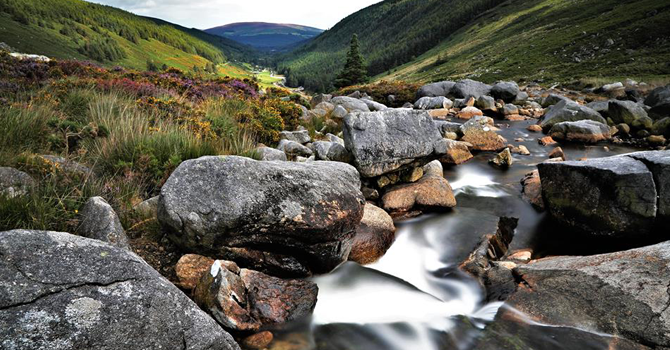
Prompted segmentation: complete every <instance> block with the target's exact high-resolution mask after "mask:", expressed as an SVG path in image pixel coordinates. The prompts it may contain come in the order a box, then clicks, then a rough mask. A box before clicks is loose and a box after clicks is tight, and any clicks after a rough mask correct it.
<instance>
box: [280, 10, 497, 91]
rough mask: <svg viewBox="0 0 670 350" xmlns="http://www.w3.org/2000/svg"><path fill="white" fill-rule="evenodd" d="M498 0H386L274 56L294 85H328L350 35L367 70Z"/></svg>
mask: <svg viewBox="0 0 670 350" xmlns="http://www.w3.org/2000/svg"><path fill="white" fill-rule="evenodd" d="M501 2H503V0H467V1H466V0H386V1H383V2H380V3H378V4H375V5H372V6H370V7H367V8H365V9H363V10H361V11H358V12H356V13H354V14H352V15H350V16H348V17H347V18H345V19H343V20H342V21H340V22H339V23H338V24H337V25H335V26H334V27H333V28H332V29H330V30H328V31H326V32H324V33H323V34H321V35H320V36H318V37H317V38H315V39H314V40H313V41H311V42H310V43H309V44H307V45H305V46H303V47H301V48H299V49H297V50H295V51H293V52H291V53H290V54H287V55H285V56H282V57H279V58H278V59H277V62H278V63H277V68H278V70H279V71H280V72H281V73H283V74H284V75H285V76H286V78H287V83H288V84H290V85H293V86H297V85H302V86H304V87H305V88H307V89H310V90H318V91H323V90H329V89H331V88H332V81H333V79H334V77H335V75H336V74H337V73H338V72H339V71H340V70H341V69H342V66H343V65H344V57H345V54H346V51H347V49H348V48H349V41H350V40H351V36H352V35H353V34H358V36H359V40H360V44H361V52H363V55H364V56H365V59H366V60H367V63H368V67H369V73H370V75H377V74H380V73H382V72H385V71H387V70H389V69H391V68H393V67H396V66H398V65H400V64H403V63H406V62H409V61H411V60H413V59H414V58H416V57H417V56H419V55H421V54H422V53H424V52H426V51H428V50H430V49H431V48H433V47H434V46H435V45H437V44H438V43H439V42H440V41H442V40H443V39H444V38H446V37H448V36H449V35H450V34H451V33H453V32H455V31H456V30H458V29H459V28H461V27H462V26H463V25H465V24H467V23H468V22H469V21H471V20H472V19H474V18H475V17H476V16H477V15H479V14H480V13H481V12H483V11H485V10H487V9H489V8H492V7H494V6H495V5H497V4H499V3H501Z"/></svg>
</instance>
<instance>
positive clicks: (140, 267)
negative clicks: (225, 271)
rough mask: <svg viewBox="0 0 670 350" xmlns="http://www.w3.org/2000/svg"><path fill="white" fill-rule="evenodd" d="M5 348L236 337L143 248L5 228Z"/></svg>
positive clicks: (0, 334)
mask: <svg viewBox="0 0 670 350" xmlns="http://www.w3.org/2000/svg"><path fill="white" fill-rule="evenodd" d="M0 255H2V257H3V258H2V259H0V278H1V279H2V281H3V282H5V283H3V288H2V292H0V339H2V341H1V342H2V347H3V348H7V349H118V350H121V349H158V348H162V349H184V348H186V349H203V350H204V349H222V350H223V349H226V350H238V349H239V347H238V346H237V344H236V343H235V341H234V340H233V339H232V337H231V336H230V335H229V334H228V333H226V332H225V331H224V330H223V329H221V328H220V327H219V326H218V325H217V324H216V322H215V321H214V320H212V319H211V318H210V317H209V316H207V314H205V313H204V312H203V311H202V310H200V309H199V308H198V307H197V306H196V305H195V303H193V302H192V301H191V300H190V299H189V298H188V297H187V296H186V295H184V294H183V293H182V292H181V291H179V289H177V288H176V287H175V286H174V285H173V284H172V283H170V282H168V281H167V280H166V279H165V278H163V277H162V276H161V275H160V274H159V273H158V272H156V271H155V270H154V269H152V268H151V267H150V266H149V265H147V263H145V262H144V261H143V260H142V259H140V258H139V257H138V256H137V255H135V254H133V253H131V252H129V251H127V250H125V249H120V248H117V247H114V246H112V245H109V244H108V243H104V242H101V241H98V240H93V239H88V238H84V237H78V236H74V235H70V234H67V233H61V232H45V231H27V230H14V231H7V232H1V233H0Z"/></svg>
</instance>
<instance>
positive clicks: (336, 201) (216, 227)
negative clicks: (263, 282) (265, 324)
mask: <svg viewBox="0 0 670 350" xmlns="http://www.w3.org/2000/svg"><path fill="white" fill-rule="evenodd" d="M360 187H361V184H360V178H359V175H358V172H357V171H356V169H354V168H353V167H352V166H350V165H348V164H345V163H340V162H308V163H294V162H260V161H255V160H252V159H249V158H243V157H236V156H226V157H202V158H198V159H193V160H188V161H185V162H183V163H182V164H181V165H179V167H177V169H176V170H175V171H174V172H173V173H172V175H171V176H170V178H169V179H168V180H167V182H166V183H165V185H163V187H162V189H161V197H160V199H159V207H158V208H159V209H158V219H159V221H160V222H161V224H162V225H163V226H164V227H165V228H166V229H167V230H168V232H169V236H170V238H171V239H172V240H173V241H174V242H176V243H177V244H178V245H179V246H181V247H182V248H183V249H185V250H187V251H189V252H193V253H199V254H203V255H210V254H211V255H215V256H216V257H221V258H225V259H228V260H233V261H236V262H237V263H238V264H240V265H241V266H249V267H250V268H253V269H255V270H260V271H264V272H268V273H270V274H279V275H286V276H305V275H309V274H311V273H325V272H329V271H330V270H332V269H333V268H335V267H337V266H338V265H339V264H340V263H341V262H343V261H345V260H346V257H347V255H348V254H349V249H350V247H351V240H352V238H353V236H354V232H355V229H356V225H357V224H358V222H359V221H360V220H361V218H362V217H363V205H364V203H365V201H364V199H363V195H362V193H361V191H360Z"/></svg>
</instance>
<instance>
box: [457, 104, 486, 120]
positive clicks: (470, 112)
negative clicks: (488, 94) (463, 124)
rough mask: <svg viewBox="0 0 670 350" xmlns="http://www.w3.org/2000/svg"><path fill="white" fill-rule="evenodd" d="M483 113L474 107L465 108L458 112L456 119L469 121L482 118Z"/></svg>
mask: <svg viewBox="0 0 670 350" xmlns="http://www.w3.org/2000/svg"><path fill="white" fill-rule="evenodd" d="M483 115H484V113H483V112H482V111H481V110H479V109H477V108H476V107H465V108H463V109H461V111H460V112H458V115H457V118H459V119H465V120H469V119H472V118H473V117H476V116H483Z"/></svg>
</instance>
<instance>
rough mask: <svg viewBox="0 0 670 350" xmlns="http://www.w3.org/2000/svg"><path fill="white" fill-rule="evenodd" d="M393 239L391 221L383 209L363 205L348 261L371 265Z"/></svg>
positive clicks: (389, 245)
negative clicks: (363, 210)
mask: <svg viewBox="0 0 670 350" xmlns="http://www.w3.org/2000/svg"><path fill="white" fill-rule="evenodd" d="M394 239H395V226H394V225H393V219H392V218H391V216H390V215H389V214H387V213H386V211H384V210H383V209H381V208H379V207H377V206H375V205H372V204H370V203H367V204H365V212H364V214H363V219H362V220H361V222H360V223H359V225H358V227H357V228H356V236H355V237H354V244H353V247H352V248H351V254H349V261H355V262H357V263H359V264H371V263H373V262H375V261H377V260H378V259H379V258H381V257H382V256H384V253H386V251H387V250H388V249H389V248H390V247H391V244H393V240H394Z"/></svg>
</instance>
